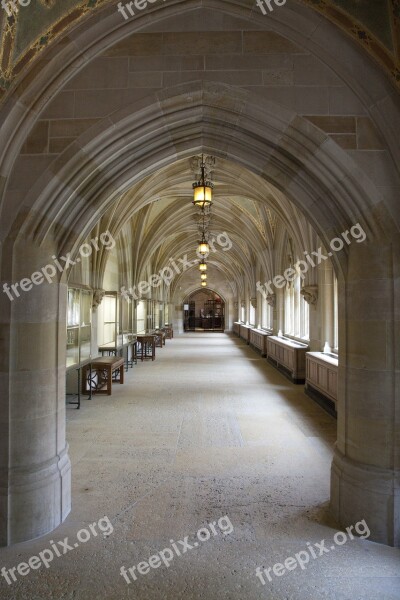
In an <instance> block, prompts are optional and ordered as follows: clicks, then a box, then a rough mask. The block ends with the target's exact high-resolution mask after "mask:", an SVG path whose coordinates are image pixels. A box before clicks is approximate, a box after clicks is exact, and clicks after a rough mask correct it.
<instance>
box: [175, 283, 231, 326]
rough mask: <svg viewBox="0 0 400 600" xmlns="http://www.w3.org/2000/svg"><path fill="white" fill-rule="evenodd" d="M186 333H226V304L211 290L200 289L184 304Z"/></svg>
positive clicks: (188, 297) (186, 299) (187, 298)
mask: <svg viewBox="0 0 400 600" xmlns="http://www.w3.org/2000/svg"><path fill="white" fill-rule="evenodd" d="M183 310H184V331H224V329H225V302H224V300H223V299H222V298H221V296H220V295H219V294H218V293H217V292H214V291H213V290H210V289H209V288H204V289H198V290H196V291H195V292H192V293H191V294H190V296H187V297H186V298H185V300H184V302H183Z"/></svg>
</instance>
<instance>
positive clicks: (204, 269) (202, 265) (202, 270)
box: [199, 260, 207, 273]
mask: <svg viewBox="0 0 400 600" xmlns="http://www.w3.org/2000/svg"><path fill="white" fill-rule="evenodd" d="M199 270H200V271H201V272H202V273H204V271H207V263H206V262H205V261H204V260H202V261H201V263H200V264H199Z"/></svg>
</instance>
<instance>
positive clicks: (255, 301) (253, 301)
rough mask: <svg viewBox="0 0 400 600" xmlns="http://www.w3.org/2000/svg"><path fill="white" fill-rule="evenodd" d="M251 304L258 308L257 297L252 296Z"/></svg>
mask: <svg viewBox="0 0 400 600" xmlns="http://www.w3.org/2000/svg"><path fill="white" fill-rule="evenodd" d="M250 304H251V305H252V307H253V308H257V298H250Z"/></svg>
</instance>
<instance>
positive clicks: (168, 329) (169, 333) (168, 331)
mask: <svg viewBox="0 0 400 600" xmlns="http://www.w3.org/2000/svg"><path fill="white" fill-rule="evenodd" d="M162 330H163V331H165V337H166V338H167V340H172V338H173V337H174V330H173V329H172V327H169V326H168V325H166V326H165V327H163V328H162Z"/></svg>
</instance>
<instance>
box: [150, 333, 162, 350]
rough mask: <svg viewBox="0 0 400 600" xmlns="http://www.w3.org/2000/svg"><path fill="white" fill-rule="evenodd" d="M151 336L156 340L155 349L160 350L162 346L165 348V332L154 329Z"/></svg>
mask: <svg viewBox="0 0 400 600" xmlns="http://www.w3.org/2000/svg"><path fill="white" fill-rule="evenodd" d="M151 335H154V337H155V338H156V347H157V348H162V347H163V346H165V331H163V330H162V329H156V330H155V331H152V333H151Z"/></svg>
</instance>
